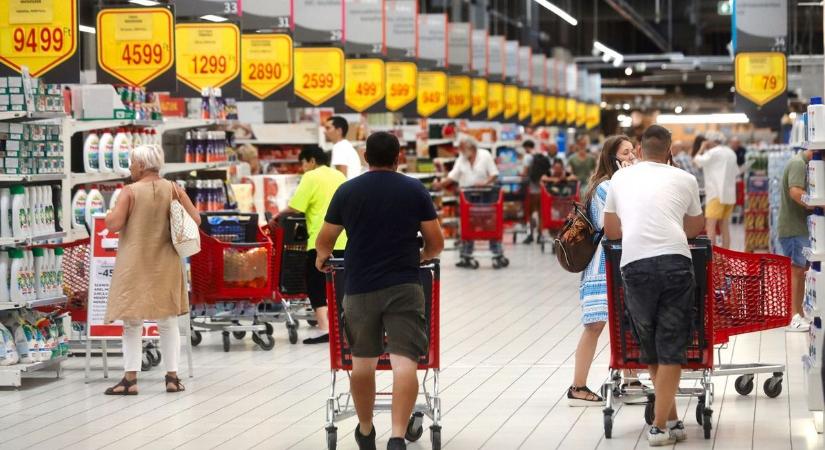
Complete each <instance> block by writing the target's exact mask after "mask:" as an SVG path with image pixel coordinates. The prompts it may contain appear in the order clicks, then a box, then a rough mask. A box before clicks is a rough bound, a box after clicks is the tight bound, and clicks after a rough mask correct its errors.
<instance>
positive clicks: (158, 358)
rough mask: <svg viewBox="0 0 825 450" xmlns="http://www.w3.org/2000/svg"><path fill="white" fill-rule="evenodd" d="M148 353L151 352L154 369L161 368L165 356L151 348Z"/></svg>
mask: <svg viewBox="0 0 825 450" xmlns="http://www.w3.org/2000/svg"><path fill="white" fill-rule="evenodd" d="M147 351H148V352H149V357H150V359H151V361H152V367H157V366H159V365H160V362H161V361H162V360H163V355H161V354H160V350H158V349H156V348H154V347H151V348H149V349H148V350H147Z"/></svg>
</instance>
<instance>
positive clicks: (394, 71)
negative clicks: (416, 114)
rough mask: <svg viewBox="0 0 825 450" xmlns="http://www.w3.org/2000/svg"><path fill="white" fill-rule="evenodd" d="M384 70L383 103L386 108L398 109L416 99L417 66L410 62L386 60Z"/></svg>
mask: <svg viewBox="0 0 825 450" xmlns="http://www.w3.org/2000/svg"><path fill="white" fill-rule="evenodd" d="M386 72H387V75H386V76H387V78H386V86H387V87H386V91H387V96H386V100H385V103H386V105H387V109H388V110H390V111H398V110H400V109H401V108H403V107H405V106H407V105H409V104H410V103H412V102H413V101H414V100H415V99H416V96H417V91H418V89H417V85H418V66H416V65H415V63H412V62H388V63H386Z"/></svg>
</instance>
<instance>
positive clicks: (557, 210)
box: [539, 181, 579, 252]
mask: <svg viewBox="0 0 825 450" xmlns="http://www.w3.org/2000/svg"><path fill="white" fill-rule="evenodd" d="M578 201H579V182H578V181H562V182H559V183H541V213H540V214H539V219H540V220H539V222H541V224H540V228H539V230H540V231H539V235H541V233H542V232H543V231H544V230H547V231H548V232H549V233H550V235H551V237H552V238H551V239H549V242H553V240H554V239H555V236H553V235H554V234H555V233H556V232H558V231H559V230H561V227H562V226H564V223H565V221H566V220H567V217H568V216H569V215H570V212H572V211H573V204H574V203H575V202H578ZM547 242H548V239H544V240H542V241H541V251H542V252H543V251H544V246H545V244H546V243H547ZM550 248H551V249H553V251H555V247H554V246H551V247H550Z"/></svg>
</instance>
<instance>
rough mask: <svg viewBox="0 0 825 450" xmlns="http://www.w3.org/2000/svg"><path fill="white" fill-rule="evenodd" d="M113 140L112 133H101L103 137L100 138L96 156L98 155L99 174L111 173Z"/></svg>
mask: <svg viewBox="0 0 825 450" xmlns="http://www.w3.org/2000/svg"><path fill="white" fill-rule="evenodd" d="M114 140H115V138H114V137H112V133H110V132H109V131H106V132H105V133H103V136H101V137H100V143H99V144H98V148H99V151H98V154H99V155H100V156H99V158H100V162H99V165H100V166H99V168H100V171H101V172H105V173H109V172H111V171H112V167H113V166H112V152H113V148H114Z"/></svg>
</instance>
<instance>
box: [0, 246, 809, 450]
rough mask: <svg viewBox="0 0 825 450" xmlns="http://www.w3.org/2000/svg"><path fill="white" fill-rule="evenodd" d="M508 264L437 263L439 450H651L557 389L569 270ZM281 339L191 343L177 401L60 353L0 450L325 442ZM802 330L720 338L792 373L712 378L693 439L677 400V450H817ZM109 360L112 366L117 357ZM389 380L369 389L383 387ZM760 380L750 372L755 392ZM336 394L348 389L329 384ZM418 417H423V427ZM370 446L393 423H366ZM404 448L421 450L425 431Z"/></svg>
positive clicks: (629, 409) (318, 385)
mask: <svg viewBox="0 0 825 450" xmlns="http://www.w3.org/2000/svg"><path fill="white" fill-rule="evenodd" d="M505 251H506V252H508V256H509V257H510V259H511V261H512V263H511V266H510V268H509V269H506V270H505V271H501V272H499V271H493V270H492V269H491V268H490V263H489V261H485V260H482V268H481V269H479V270H478V271H472V272H471V271H459V270H457V269H455V268H453V267H452V263H453V261H454V259H455V253H454V252H451V253H448V254H447V255H446V257H445V269H444V275H443V297H442V307H443V313H442V361H443V367H444V370H443V373H442V375H443V376H442V389H443V406H444V412H445V416H444V424H443V427H444V429H443V436H444V443H445V448H448V449H456V450H458V449H462V450H463V449H468V450H469V449H477V448H485V449H511V448H523V449H552V448H564V449H597V448H598V449H629V448H642V449H644V448H647V443H646V442H645V440H644V436H643V432H644V429H645V428H644V422H643V419H642V414H643V407H640V406H624V407H621V409H619V411H618V414H617V416H616V422H615V425H614V439H612V440H605V439H604V438H603V432H602V415H601V409H600V408H589V409H582V408H575V409H573V408H569V407H568V406H567V404H566V402H565V401H564V394H565V389H566V387H567V386H568V385H569V383H570V378H571V374H572V363H573V351H574V349H575V345H576V342H577V339H578V337H579V334H578V333H579V331H580V327H579V322H578V315H579V307H578V300H577V293H576V287H577V281H578V277H577V276H576V275H571V274H568V273H565V272H563V271H561V270H560V269H559V268H558V267H557V266H556V265H555V263H554V261H553V260H552V259H551V258H550V257H549V255H542V254H541V253H540V252H539V250H538V247H536V246H533V247H524V246H518V247H506V248H505ZM276 330H277V332H276V337H277V343H276V347H275V349H274V350H273V351H271V352H264V351H261V350H259V349H258V348H257V347H255V346H254V345H253V344H252V343H251V341H249V340H248V339H247V341H245V342H243V343H241V342H239V341H234V342H233V348H232V351H231V352H230V353H224V352H223V351H222V350H221V344H220V339H219V336H218V335H213V336H207V337H206V338H205V339H204V343H203V344H201V346H199V347H198V348H196V349H195V358H196V370H197V375H198V377H197V378H195V379H192V380H188V381H187V380H185V382H186V384H187V388H188V391H187V392H186V393H184V394H180V395H171V394H166V393H165V392H164V391H163V383H162V374H161V372H160V371H155V372H150V373H148V374H144V376H143V377H142V383H141V384H140V387H141V394H140V395H139V396H137V397H131V398H112V397H105V396H103V395H102V391H103V390H104V388H105V387H107V386H109V385H110V384H112V381H110V380H102V379H101V376H102V375H101V373H100V372H97V373H95V376H96V377H97V378H96V379H95V380H94V381H93V382H92V383H90V384H88V385H86V384H84V383H83V379H82V377H83V373H82V370H80V368H81V361H70V362H69V364H68V365H67V366H68V370H67V371H66V376H65V379H64V380H61V381H59V382H53V381H48V382H36V383H32V382H29V383H28V384H27V385H26V388H25V389H23V390H21V391H3V392H0V435H2V441H0V442H2V444H0V447H2V448H4V449H17V448H26V447H39V448H71V449H97V448H109V449H133V448H141V447H150V446H151V448H153V449H171V448H185V449H204V448H221V449H231V450H240V449H246V448H259V449H287V448H292V449H311V450H317V449H321V448H324V442H325V441H324V432H323V422H324V409H323V408H324V400H325V397H326V395H327V391H328V383H329V374H328V371H327V370H326V368H327V367H328V366H327V359H328V353H327V352H328V350H327V348H326V347H305V346H302V345H300V344H299V345H295V346H293V345H289V344H288V342H287V340H286V332H285V330H284V329H283V328H282V327H277V328H276ZM606 345H607V339H606V338H604V339H602V342H601V345H600V347H599V351H598V357H597V361H596V362H595V364H594V369H593V373H592V375H591V379H590V382H589V384H590V386H591V388H595V387H597V386H598V385H599V384H600V383H601V381H602V380H603V379H604V377H605V375H606V368H607V366H606V364H607V359H608V356H609V349H608V348H607V347H606ZM803 345H804V336H803V335H801V334H794V335H786V334H785V333H784V332H783V331H781V330H775V331H770V332H765V333H761V334H755V335H747V336H741V337H738V338H736V339H734V340H732V341H731V343H730V348H729V349H727V350H726V351H725V352H724V358H725V360H730V361H734V362H750V361H785V362H786V363H787V364H788V366H789V368H788V373H787V374H786V381H785V383H784V391H783V393H782V395H781V396H780V397H779V398H777V399H768V398H767V397H765V396H764V394H762V393H761V392H759V393H758V394H757V395H753V394H752V395H751V396H749V397H741V396H739V395H738V394H736V393H735V391H734V389H733V379H730V380H725V379H724V378H719V379H717V380H716V392H717V400H716V404H715V410H716V413H715V415H714V419H715V421H716V423H715V429H714V435H713V441H705V440H704V439H702V437H701V429H700V428H699V426H697V425H696V422H695V420H694V419H693V415H694V407H695V403H692V402H687V401H680V403H679V407H680V411H681V412H682V413H683V414H684V416H685V418H686V420H685V421H686V424H687V428H688V433H689V440H688V441H687V442H686V443H682V444H679V445H678V446H677V448H679V449H689V448H717V449H733V448H736V449H750V448H753V449H771V450H774V449H786V448H787V449H790V448H793V449H821V448H823V447H825V441H823V437H822V435H816V434H815V432H814V431H813V424H812V422H811V420H810V418H809V417H810V416H809V415H808V412H807V410H806V407H805V404H804V399H803V393H802V379H801V374H800V365H801V364H800V362H799V355H801V354H802V352H803ZM114 363H115V364H117V363H118V361H117V360H115V362H114ZM387 375H388V374H383V375H382V376H381V378H380V379H379V387H386V386H388V385H389V383H390V377H389V376H387ZM762 380H763V378H762V377H759V378H758V379H757V383H756V385H757V386H761V383H762ZM341 387H342V388H345V387H346V386H345V384H344V383H341ZM425 425H428V423H427V422H425ZM354 427H355V421H354V419H349V420H347V421H344V422H342V423H340V424H339V439H340V443H339V448H341V449H345V450H352V449H355V448H356V446H355V445H354V442H353V439H352V435H351V433H352V430H353V429H354ZM376 428H377V430H378V433H379V447H378V448H384V446H385V445H386V439H387V437H388V435H387V431H388V429H389V417H388V416H387V415H381V416H379V417H378V418H377V419H376ZM409 448H411V449H429V448H430V444H429V439H428V433H425V435H424V437H422V439H421V440H420V441H419V443H416V444H411V445H410V446H409Z"/></svg>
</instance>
